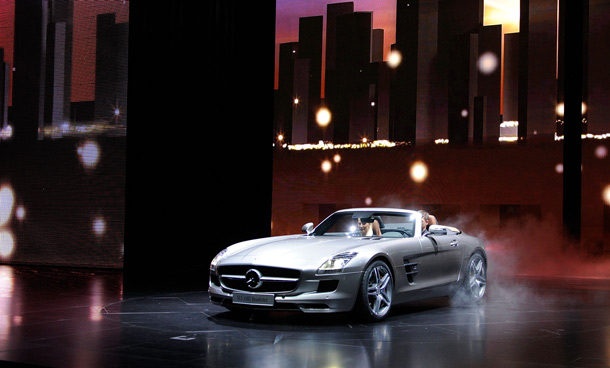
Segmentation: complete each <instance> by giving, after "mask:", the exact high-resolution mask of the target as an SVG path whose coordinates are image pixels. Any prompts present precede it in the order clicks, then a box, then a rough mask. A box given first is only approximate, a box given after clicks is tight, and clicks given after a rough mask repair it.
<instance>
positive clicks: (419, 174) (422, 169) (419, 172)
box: [410, 161, 428, 183]
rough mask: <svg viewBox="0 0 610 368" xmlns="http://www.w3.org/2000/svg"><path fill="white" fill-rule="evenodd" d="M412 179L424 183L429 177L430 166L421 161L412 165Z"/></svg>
mask: <svg viewBox="0 0 610 368" xmlns="http://www.w3.org/2000/svg"><path fill="white" fill-rule="evenodd" d="M410 175H411V179H412V180H413V181H414V182H416V183H423V182H424V181H426V179H427V178H428V166H426V164H425V163H423V162H421V161H417V162H415V163H413V165H411V171H410Z"/></svg>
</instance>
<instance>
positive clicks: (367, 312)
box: [356, 261, 394, 321]
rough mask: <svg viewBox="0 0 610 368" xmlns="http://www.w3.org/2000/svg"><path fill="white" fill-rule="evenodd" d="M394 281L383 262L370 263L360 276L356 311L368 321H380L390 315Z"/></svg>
mask: <svg viewBox="0 0 610 368" xmlns="http://www.w3.org/2000/svg"><path fill="white" fill-rule="evenodd" d="M393 292H394V280H393V278H392V272H391V271H390V268H389V267H388V265H387V264H386V263H385V262H383V261H375V262H373V263H371V264H370V265H369V266H368V267H367V268H366V270H365V271H364V275H363V276H362V281H361V283H360V291H359V293H358V300H357V301H356V310H357V311H358V312H359V314H360V316H361V317H364V318H365V319H366V320H368V321H381V320H383V319H384V318H385V317H387V315H388V314H389V313H390V308H391V307H392V297H393Z"/></svg>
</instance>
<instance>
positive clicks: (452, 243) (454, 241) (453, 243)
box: [449, 240, 460, 247]
mask: <svg viewBox="0 0 610 368" xmlns="http://www.w3.org/2000/svg"><path fill="white" fill-rule="evenodd" d="M458 245H460V243H459V242H458V241H457V240H452V241H451V243H449V246H451V247H457V246H458Z"/></svg>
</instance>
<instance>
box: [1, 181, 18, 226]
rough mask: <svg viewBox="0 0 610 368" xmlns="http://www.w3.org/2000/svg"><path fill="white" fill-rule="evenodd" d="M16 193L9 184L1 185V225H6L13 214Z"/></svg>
mask: <svg viewBox="0 0 610 368" xmlns="http://www.w3.org/2000/svg"><path fill="white" fill-rule="evenodd" d="M14 204H15V194H14V193H13V189H12V188H11V187H10V186H9V185H3V186H1V187H0V226H4V225H6V224H7V223H8V222H9V221H10V219H11V216H12V214H13V206H14Z"/></svg>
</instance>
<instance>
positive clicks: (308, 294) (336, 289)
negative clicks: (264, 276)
mask: <svg viewBox="0 0 610 368" xmlns="http://www.w3.org/2000/svg"><path fill="white" fill-rule="evenodd" d="M361 279H362V272H350V273H340V274H333V275H315V274H314V273H313V272H312V273H307V272H302V277H301V278H300V280H299V284H298V286H297V288H296V289H295V290H293V291H290V292H286V293H256V292H253V293H248V294H249V295H252V296H253V297H255V296H257V295H260V294H267V295H269V294H272V295H273V305H270V306H264V305H255V304H237V303H234V302H233V293H234V292H240V293H241V291H238V290H231V289H228V288H226V287H223V285H221V283H220V282H219V281H218V278H215V277H214V275H211V277H210V282H209V288H208V293H209V298H210V301H211V302H212V303H214V304H217V305H221V306H223V307H226V308H229V309H236V308H242V309H250V310H289V311H290V310H291V311H302V312H305V313H337V312H348V311H351V310H352V309H353V307H354V304H355V302H356V298H357V296H358V290H359V288H360V281H361Z"/></svg>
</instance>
